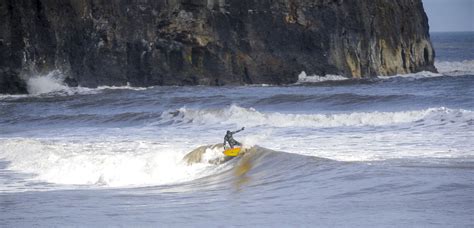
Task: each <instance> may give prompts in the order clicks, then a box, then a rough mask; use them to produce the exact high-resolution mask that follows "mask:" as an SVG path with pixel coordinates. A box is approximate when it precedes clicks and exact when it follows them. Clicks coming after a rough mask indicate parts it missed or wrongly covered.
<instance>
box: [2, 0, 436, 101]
mask: <svg viewBox="0 0 474 228" xmlns="http://www.w3.org/2000/svg"><path fill="white" fill-rule="evenodd" d="M0 21H1V25H0V26H1V28H0V51H1V54H0V55H1V56H0V57H1V60H0V77H1V78H2V79H1V80H0V93H5V92H9V91H18V92H22V91H24V90H22V89H21V88H16V89H13V88H12V87H14V86H15V85H17V86H18V87H21V86H22V84H21V83H19V84H18V83H17V84H12V83H11V82H14V81H18V78H19V76H21V77H23V78H25V77H28V75H31V72H32V71H35V72H46V71H49V70H53V69H60V70H62V71H63V72H65V74H66V75H68V77H69V78H68V79H67V81H68V82H70V83H72V84H79V85H81V86H89V87H95V86H98V85H125V84H126V83H130V84H131V85H132V86H151V85H197V84H203V85H224V84H253V83H271V84H286V83H293V82H295V81H296V80H297V75H298V74H299V73H300V72H301V71H305V72H306V73H308V74H316V75H326V74H340V75H345V76H348V77H355V78H359V77H370V76H375V75H393V74H403V73H409V72H417V71H422V70H429V71H435V70H436V69H435V68H434V65H433V59H434V51H433V47H432V45H431V42H430V38H429V33H428V22H427V17H426V15H425V13H424V10H423V5H422V2H421V0H357V1H355V0H351V1H349V0H166V1H165V0H163V1H154V0H132V1H125V0H117V1H109V0H0ZM6 72H8V74H7V73H6ZM12 72H13V73H12Z"/></svg>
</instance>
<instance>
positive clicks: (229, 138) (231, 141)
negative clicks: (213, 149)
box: [224, 128, 244, 148]
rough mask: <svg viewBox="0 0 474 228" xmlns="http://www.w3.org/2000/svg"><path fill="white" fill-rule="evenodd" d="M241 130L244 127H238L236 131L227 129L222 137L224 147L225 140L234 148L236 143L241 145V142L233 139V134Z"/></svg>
mask: <svg viewBox="0 0 474 228" xmlns="http://www.w3.org/2000/svg"><path fill="white" fill-rule="evenodd" d="M243 130H244V128H242V129H240V130H238V131H227V133H226V134H225V137H224V147H225V145H226V142H227V143H229V146H230V148H234V146H236V145H237V146H241V145H242V143H240V142H237V141H236V140H235V139H234V137H233V135H234V134H235V133H238V132H241V131H243Z"/></svg>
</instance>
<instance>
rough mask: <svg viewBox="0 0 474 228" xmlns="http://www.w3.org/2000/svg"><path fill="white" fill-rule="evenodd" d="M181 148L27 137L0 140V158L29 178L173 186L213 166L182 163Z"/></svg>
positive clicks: (68, 182) (210, 171)
mask: <svg viewBox="0 0 474 228" xmlns="http://www.w3.org/2000/svg"><path fill="white" fill-rule="evenodd" d="M185 153H186V151H185V149H183V148H179V149H173V148H170V147H169V146H163V145H157V144H153V143H149V142H112V141H111V142H102V143H85V144H81V143H69V142H51V141H49V142H48V141H40V140H33V139H5V140H1V141H0V159H2V160H6V161H9V162H10V164H9V166H8V168H9V169H11V170H14V171H19V172H22V173H31V174H34V179H35V180H38V181H46V182H50V183H56V184H66V185H94V186H108V187H124V186H150V185H164V184H175V183H180V182H185V181H190V180H193V179H196V178H199V177H203V176H206V175H208V174H209V173H212V172H213V168H215V166H211V165H209V164H206V163H200V164H195V165H187V164H185V163H184V162H183V161H182V158H183V155H184V154H185Z"/></svg>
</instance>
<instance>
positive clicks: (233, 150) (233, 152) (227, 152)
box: [224, 147, 240, 157]
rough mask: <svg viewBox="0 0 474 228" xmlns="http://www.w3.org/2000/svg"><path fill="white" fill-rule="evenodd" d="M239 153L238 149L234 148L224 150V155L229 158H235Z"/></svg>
mask: <svg viewBox="0 0 474 228" xmlns="http://www.w3.org/2000/svg"><path fill="white" fill-rule="evenodd" d="M239 153H240V147H234V148H230V149H227V150H224V154H225V155H227V156H231V157H235V156H237V155H239Z"/></svg>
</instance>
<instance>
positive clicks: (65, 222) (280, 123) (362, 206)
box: [0, 33, 474, 227]
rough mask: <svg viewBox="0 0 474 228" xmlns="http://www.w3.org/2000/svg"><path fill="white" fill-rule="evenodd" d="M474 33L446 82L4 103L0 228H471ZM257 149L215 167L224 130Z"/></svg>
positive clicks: (42, 81)
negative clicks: (198, 152) (194, 154)
mask: <svg viewBox="0 0 474 228" xmlns="http://www.w3.org/2000/svg"><path fill="white" fill-rule="evenodd" d="M473 38H474V33H435V34H432V40H433V43H434V45H435V48H436V52H437V59H438V60H437V63H436V66H437V67H438V70H439V73H430V72H421V73H417V74H410V75H399V76H395V77H379V78H377V79H373V80H364V81H360V80H344V78H343V77H341V76H337V75H330V76H326V77H321V76H311V75H306V74H305V73H302V74H301V75H300V80H299V82H298V83H297V84H294V85H288V86H272V85H255V86H238V87H205V86H199V87H150V88H132V87H100V88H97V89H88V88H68V87H67V86H65V85H63V84H62V83H61V80H60V79H61V77H63V76H62V74H61V72H58V71H53V72H51V73H49V74H47V75H38V76H37V77H35V78H32V79H31V80H30V81H28V85H29V87H28V89H29V91H30V92H31V95H15V96H13V95H1V96H0V227H37V226H39V227H90V226H92V227H103V226H126V227H129V226H134V227H135V226H140V227H142V226H145V227H157V226H158V227H159V226H165V227H169V226H188V227H207V226H211V227H213V226H223V227H227V226H253V227H260V226H267V227H274V226H277V227H281V226H283V227H334V226H337V227H340V226H342V227H354V226H355V227H407V226H409V227H425V226H430V227H472V226H474V219H473V218H474V217H473V216H472V215H473V214H474V149H473V148H474V100H473V98H474V55H473V53H474V51H473V46H474V41H473ZM241 127H245V128H246V129H245V130H244V131H243V132H240V133H238V134H236V135H235V138H236V139H237V140H238V141H241V142H242V143H243V144H244V147H245V148H246V149H248V150H249V151H252V152H249V153H247V154H245V155H243V156H242V157H238V158H234V159H232V160H229V161H227V162H224V163H221V164H214V163H212V162H210V161H213V160H215V159H222V158H223V156H224V155H223V154H222V153H221V152H222V151H221V150H220V148H208V149H206V150H205V153H204V154H203V155H202V157H201V158H200V159H198V160H197V161H194V162H192V163H189V162H187V161H186V160H183V158H184V157H185V156H186V155H187V154H188V153H190V152H191V151H193V150H195V149H196V148H198V147H200V146H210V145H214V144H218V143H222V141H223V137H224V134H225V132H226V130H237V129H239V128H241Z"/></svg>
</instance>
